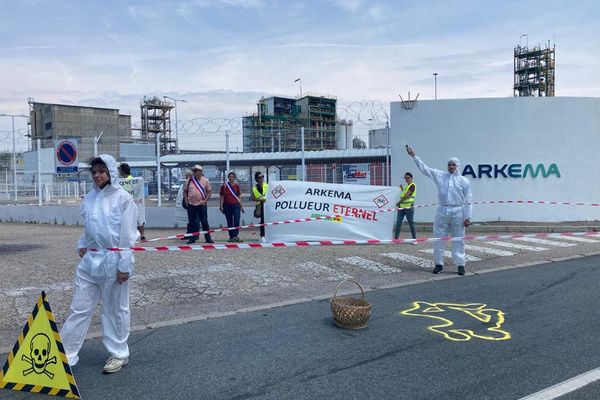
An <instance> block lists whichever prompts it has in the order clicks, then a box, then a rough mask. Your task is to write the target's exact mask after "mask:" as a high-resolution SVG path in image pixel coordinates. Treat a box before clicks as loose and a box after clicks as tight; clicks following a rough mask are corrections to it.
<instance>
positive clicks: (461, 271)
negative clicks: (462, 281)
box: [458, 265, 465, 275]
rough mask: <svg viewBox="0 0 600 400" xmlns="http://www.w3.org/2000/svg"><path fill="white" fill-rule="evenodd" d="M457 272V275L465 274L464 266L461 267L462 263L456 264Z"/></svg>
mask: <svg viewBox="0 0 600 400" xmlns="http://www.w3.org/2000/svg"><path fill="white" fill-rule="evenodd" d="M458 274H459V275H464V274H465V267H463V266H462V265H459V266H458Z"/></svg>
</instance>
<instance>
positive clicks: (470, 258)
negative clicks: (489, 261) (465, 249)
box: [419, 249, 481, 261]
mask: <svg viewBox="0 0 600 400" xmlns="http://www.w3.org/2000/svg"><path fill="white" fill-rule="evenodd" d="M419 251H422V252H423V253H429V254H433V249H425V250H419ZM444 257H446V258H452V252H451V251H450V250H444ZM465 260H466V261H481V258H479V257H475V256H470V255H468V254H465Z"/></svg>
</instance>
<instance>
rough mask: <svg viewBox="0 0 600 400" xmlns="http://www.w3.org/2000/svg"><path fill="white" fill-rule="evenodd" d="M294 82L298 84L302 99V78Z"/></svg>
mask: <svg viewBox="0 0 600 400" xmlns="http://www.w3.org/2000/svg"><path fill="white" fill-rule="evenodd" d="M294 82H300V98H302V78H298V79H296V80H295V81H294Z"/></svg>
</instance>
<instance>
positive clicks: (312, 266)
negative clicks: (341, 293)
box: [296, 261, 352, 280]
mask: <svg viewBox="0 0 600 400" xmlns="http://www.w3.org/2000/svg"><path fill="white" fill-rule="evenodd" d="M296 267H297V268H301V269H303V270H307V271H309V272H313V273H315V275H317V276H323V275H324V276H326V277H328V279H329V278H330V279H329V280H341V279H348V278H352V276H351V275H348V274H346V273H345V272H343V271H338V270H337V269H334V268H330V267H326V266H324V265H321V264H318V263H316V262H313V261H308V262H305V263H301V264H297V265H296Z"/></svg>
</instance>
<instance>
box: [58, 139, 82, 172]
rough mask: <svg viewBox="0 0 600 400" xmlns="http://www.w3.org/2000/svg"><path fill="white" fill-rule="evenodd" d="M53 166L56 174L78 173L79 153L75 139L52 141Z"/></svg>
mask: <svg viewBox="0 0 600 400" xmlns="http://www.w3.org/2000/svg"><path fill="white" fill-rule="evenodd" d="M54 153H55V154H56V158H55V159H54V165H55V166H56V173H57V174H76V173H77V172H78V171H79V151H78V150H77V139H60V140H55V141H54Z"/></svg>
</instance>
